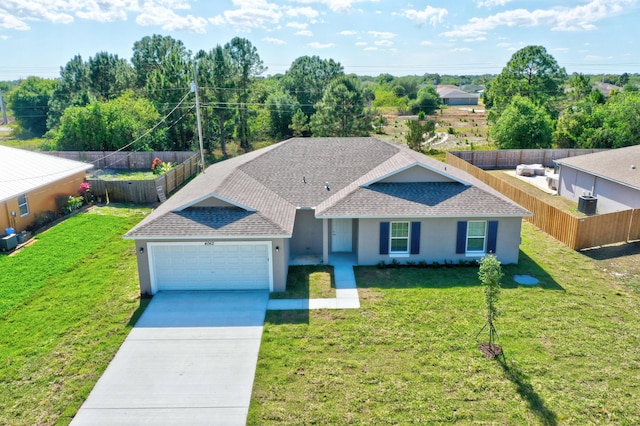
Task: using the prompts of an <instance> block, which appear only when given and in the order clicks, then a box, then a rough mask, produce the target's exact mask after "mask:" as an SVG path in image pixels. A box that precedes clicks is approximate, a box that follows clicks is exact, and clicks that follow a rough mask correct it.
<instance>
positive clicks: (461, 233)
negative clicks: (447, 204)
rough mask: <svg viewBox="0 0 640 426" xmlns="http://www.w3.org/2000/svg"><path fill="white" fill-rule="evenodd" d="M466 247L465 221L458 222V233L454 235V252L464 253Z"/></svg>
mask: <svg viewBox="0 0 640 426" xmlns="http://www.w3.org/2000/svg"><path fill="white" fill-rule="evenodd" d="M466 249H467V222H466V221H460V222H458V235H457V237H456V253H464V252H465V251H466Z"/></svg>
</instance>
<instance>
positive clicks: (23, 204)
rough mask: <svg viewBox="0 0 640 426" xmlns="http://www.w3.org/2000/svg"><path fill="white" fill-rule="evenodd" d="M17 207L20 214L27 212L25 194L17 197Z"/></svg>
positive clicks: (27, 206) (27, 205)
mask: <svg viewBox="0 0 640 426" xmlns="http://www.w3.org/2000/svg"><path fill="white" fill-rule="evenodd" d="M18 208H19V209H20V216H26V215H28V214H29V203H28V202H27V194H24V195H21V196H19V197H18Z"/></svg>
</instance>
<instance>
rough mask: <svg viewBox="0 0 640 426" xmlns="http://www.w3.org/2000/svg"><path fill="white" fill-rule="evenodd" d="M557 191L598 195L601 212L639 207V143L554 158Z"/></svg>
mask: <svg viewBox="0 0 640 426" xmlns="http://www.w3.org/2000/svg"><path fill="white" fill-rule="evenodd" d="M555 163H556V166H557V170H556V173H557V174H558V195H561V196H563V197H565V198H568V199H571V200H574V201H576V202H578V201H579V199H580V196H592V197H595V198H596V200H597V201H596V208H597V211H598V212H599V213H612V212H617V211H620V210H629V209H637V208H640V145H635V146H629V147H626V148H618V149H611V150H607V151H600V152H595V153H593V154H585V155H578V156H576V157H569V158H564V159H560V160H555Z"/></svg>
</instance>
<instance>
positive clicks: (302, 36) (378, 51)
mask: <svg viewBox="0 0 640 426" xmlns="http://www.w3.org/2000/svg"><path fill="white" fill-rule="evenodd" d="M639 27H640V0H564V1H558V0H537V1H521V0H450V1H411V2H408V1H404V0H1V1H0V80H8V79H16V78H21V77H22V78H23V77H27V76H29V75H38V76H42V77H57V76H58V75H59V70H60V67H61V66H64V65H65V64H66V63H67V62H68V61H69V60H70V59H71V58H72V57H73V56H74V55H76V54H80V55H82V57H83V58H84V59H85V60H86V59H88V58H89V56H93V55H94V54H95V53H97V52H100V51H107V52H109V53H113V54H117V55H118V56H120V57H123V58H127V59H130V58H131V55H132V47H133V43H134V42H135V41H137V40H140V39H141V38H142V37H144V36H146V35H153V34H162V35H169V36H171V37H173V38H176V39H179V40H182V41H183V42H184V44H185V45H186V47H187V48H188V49H190V50H191V51H193V52H197V51H198V50H200V49H204V50H210V49H211V48H213V47H215V45H216V44H224V43H226V42H227V41H229V40H231V39H232V38H233V37H235V36H239V37H244V38H247V39H248V40H250V41H251V43H252V44H253V45H254V46H256V47H257V49H258V53H259V54H260V57H261V58H262V60H263V61H264V64H265V65H266V66H267V67H268V71H267V73H266V74H267V75H268V74H275V73H281V72H284V71H286V69H287V68H288V67H289V65H290V64H291V62H292V61H293V60H294V59H296V58H297V57H300V56H303V55H310V56H311V55H318V56H320V57H322V58H332V59H334V60H336V61H338V62H340V63H341V64H342V65H343V66H344V68H345V71H346V72H348V73H356V74H359V75H373V76H375V75H378V74H380V73H383V72H387V73H390V74H394V75H414V74H416V75H422V74H425V73H439V74H469V75H471V74H484V73H499V72H500V70H501V69H502V67H503V66H504V65H505V64H506V62H507V61H508V60H509V58H510V57H511V55H512V54H513V53H514V52H515V51H516V50H518V49H520V48H522V47H525V46H527V45H532V44H536V45H542V46H544V47H545V48H546V49H547V51H548V52H549V53H551V54H552V55H553V56H554V57H555V58H556V60H557V61H558V63H559V64H560V65H561V66H563V67H565V68H566V69H567V71H568V72H569V73H571V72H584V73H593V74H599V73H607V74H609V73H610V74H619V73H622V72H629V73H637V72H640V56H639V51H640V49H639V47H640V37H639V36H640V30H639Z"/></svg>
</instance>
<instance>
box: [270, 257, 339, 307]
mask: <svg viewBox="0 0 640 426" xmlns="http://www.w3.org/2000/svg"><path fill="white" fill-rule="evenodd" d="M335 287H336V285H335V283H334V282H333V266H321V265H313V266H310V265H303V266H289V274H288V275H287V290H286V291H283V292H278V293H271V299H309V298H319V299H327V298H332V297H336V288H335Z"/></svg>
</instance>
